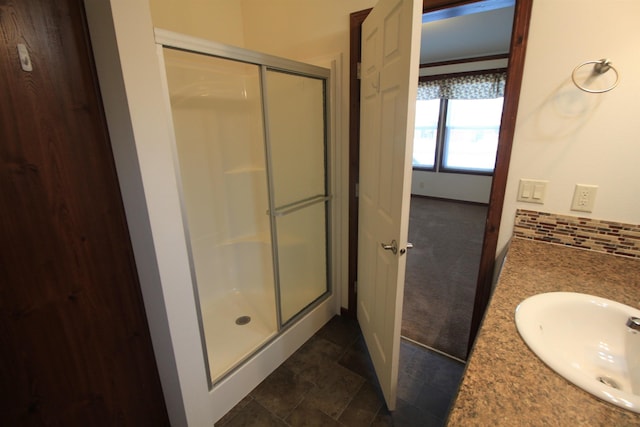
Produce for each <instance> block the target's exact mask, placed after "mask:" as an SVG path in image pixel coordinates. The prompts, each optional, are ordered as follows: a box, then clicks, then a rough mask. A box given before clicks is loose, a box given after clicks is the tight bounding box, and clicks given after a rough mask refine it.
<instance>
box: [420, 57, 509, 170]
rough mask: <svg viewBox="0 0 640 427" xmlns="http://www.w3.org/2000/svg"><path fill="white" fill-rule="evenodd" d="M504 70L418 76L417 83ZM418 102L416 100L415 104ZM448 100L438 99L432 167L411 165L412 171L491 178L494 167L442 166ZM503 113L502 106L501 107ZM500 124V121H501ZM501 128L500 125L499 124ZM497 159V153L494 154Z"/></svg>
mask: <svg viewBox="0 0 640 427" xmlns="http://www.w3.org/2000/svg"><path fill="white" fill-rule="evenodd" d="M506 71H507V69H506V68H492V69H484V70H474V71H467V72H462V73H448V74H435V75H432V76H420V77H419V78H418V81H421V82H427V81H433V80H443V79H446V78H450V77H463V76H473V75H478V74H491V73H498V72H505V73H506ZM417 101H418V100H416V102H417ZM448 103H449V100H448V99H446V98H440V110H439V115H438V126H437V134H436V148H435V153H434V162H433V167H428V166H414V165H413V164H412V169H413V170H416V171H426V172H434V173H452V174H461V175H479V176H493V174H494V172H495V165H494V168H493V170H491V171H481V170H473V169H462V168H451V167H446V166H444V152H445V143H446V128H447V109H448ZM502 109H503V111H504V105H503V107H502ZM501 122H502V120H501ZM500 126H502V123H501V124H500ZM496 157H497V152H496Z"/></svg>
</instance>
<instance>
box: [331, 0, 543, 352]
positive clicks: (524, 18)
mask: <svg viewBox="0 0 640 427" xmlns="http://www.w3.org/2000/svg"><path fill="white" fill-rule="evenodd" d="M478 1H482V0H472V1H459V0H458V1H456V0H442V1H441V0H437V1H436V0H423V8H422V10H423V13H426V12H433V11H436V10H440V9H445V8H449V7H453V6H460V5H461V4H467V3H475V2H478ZM434 3H435V4H434ZM532 7H533V0H516V4H515V11H514V17H513V28H512V33H511V43H510V49H509V65H508V68H507V81H506V86H505V96H504V106H503V110H502V122H501V124H500V134H499V138H498V151H497V154H496V165H495V169H494V173H493V180H492V183H491V193H490V196H489V206H488V213H487V220H486V224H485V231H484V238H483V243H482V253H481V256H480V267H479V271H478V280H477V283H476V294H475V299H474V305H473V313H472V317H471V330H470V333H469V341H468V344H467V356H468V354H469V352H470V351H471V348H472V346H473V343H474V341H475V338H476V335H477V334H478V330H479V329H480V324H481V323H482V318H483V317H484V312H485V309H486V307H487V305H488V303H489V299H490V298H491V293H492V290H493V276H494V268H495V257H496V250H497V246H498V234H499V231H500V220H501V218H502V208H503V203H504V196H505V189H506V186H507V175H508V172H509V161H510V158H511V148H512V143H513V136H514V133H515V124H516V117H517V112H518V103H519V100H520V89H521V86H522V73H523V70H524V61H525V54H526V47H527V37H528V33H529V22H530V19H531V9H532ZM370 11H371V9H365V10H361V11H357V12H354V13H352V14H351V15H350V26H349V34H350V40H349V41H350V55H349V264H348V265H349V290H348V295H349V302H348V309H347V311H346V312H344V314H346V315H348V316H350V317H354V318H355V317H356V310H357V271H358V268H357V264H358V194H357V185H358V180H359V174H360V158H359V157H360V154H359V153H360V84H359V82H358V63H359V62H360V57H361V45H360V42H361V30H362V22H363V21H364V20H365V18H366V17H367V16H368V15H369V12H370Z"/></svg>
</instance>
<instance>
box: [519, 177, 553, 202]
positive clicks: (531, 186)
mask: <svg viewBox="0 0 640 427" xmlns="http://www.w3.org/2000/svg"><path fill="white" fill-rule="evenodd" d="M548 183H549V181H540V180H536V179H521V180H520V185H519V186H518V201H519V202H527V203H538V204H543V203H544V198H545V196H546V194H547V184H548Z"/></svg>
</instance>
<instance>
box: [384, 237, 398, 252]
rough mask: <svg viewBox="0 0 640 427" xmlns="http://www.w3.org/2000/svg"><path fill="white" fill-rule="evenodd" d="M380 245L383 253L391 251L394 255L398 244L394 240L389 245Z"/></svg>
mask: <svg viewBox="0 0 640 427" xmlns="http://www.w3.org/2000/svg"><path fill="white" fill-rule="evenodd" d="M380 245H381V246H382V249H384V250H385V251H391V252H393V254H394V255H395V254H397V253H398V242H396V241H395V240H392V241H391V243H381V244H380Z"/></svg>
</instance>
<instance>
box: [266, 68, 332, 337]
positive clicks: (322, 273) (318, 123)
mask: <svg viewBox="0 0 640 427" xmlns="http://www.w3.org/2000/svg"><path fill="white" fill-rule="evenodd" d="M264 87H265V91H266V96H265V100H266V115H267V117H268V118H267V124H268V129H267V135H268V155H269V159H270V172H271V195H272V197H271V198H272V205H271V215H272V218H273V219H272V227H274V229H275V230H276V232H275V236H274V237H275V239H274V240H275V245H276V246H277V251H274V252H275V253H276V254H277V265H278V268H277V271H278V282H279V300H280V315H281V324H283V325H284V324H286V323H287V322H289V321H290V320H291V319H293V318H294V317H295V316H296V315H297V314H298V313H300V312H301V311H303V310H304V309H305V308H306V307H308V306H310V305H311V304H312V303H313V302H314V301H316V300H318V299H320V298H321V297H322V296H323V295H326V294H327V293H328V289H329V286H328V247H329V245H328V232H327V231H328V223H327V218H328V211H327V209H328V206H329V203H328V202H329V197H328V185H327V144H326V114H325V80H323V79H318V78H313V77H308V76H301V75H296V74H291V73H286V72H281V71H276V70H271V69H269V70H268V71H267V72H266V76H265V85H264Z"/></svg>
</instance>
